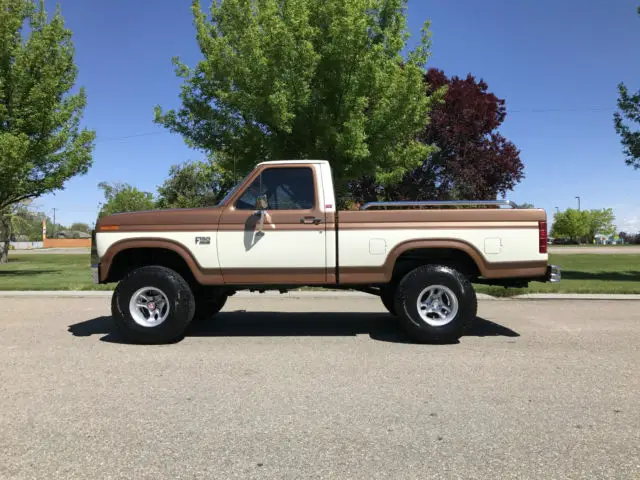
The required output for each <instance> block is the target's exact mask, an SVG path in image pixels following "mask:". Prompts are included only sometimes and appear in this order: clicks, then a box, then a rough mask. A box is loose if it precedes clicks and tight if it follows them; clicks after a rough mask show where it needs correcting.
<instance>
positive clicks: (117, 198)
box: [98, 182, 155, 217]
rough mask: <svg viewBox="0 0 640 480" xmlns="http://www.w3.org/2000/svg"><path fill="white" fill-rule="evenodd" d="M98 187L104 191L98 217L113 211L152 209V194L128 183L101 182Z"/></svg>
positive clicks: (110, 213)
mask: <svg viewBox="0 0 640 480" xmlns="http://www.w3.org/2000/svg"><path fill="white" fill-rule="evenodd" d="M98 187H100V188H101V189H102V191H103V192H104V197H105V203H104V204H103V205H102V208H101V209H100V214H99V216H100V217H104V216H106V215H112V214H114V213H123V212H137V211H141V210H153V208H154V206H155V204H154V201H153V195H152V194H151V193H149V192H143V191H140V190H138V189H137V188H136V187H133V186H131V185H129V184H128V183H107V182H101V183H100V184H98Z"/></svg>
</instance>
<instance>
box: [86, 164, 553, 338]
mask: <svg viewBox="0 0 640 480" xmlns="http://www.w3.org/2000/svg"><path fill="white" fill-rule="evenodd" d="M465 207H473V208H465ZM505 207H506V208H505ZM516 207H517V206H516V205H515V204H513V203H512V202H509V201H500V200H494V201H468V202H373V203H369V204H365V205H363V206H362V207H361V208H360V210H355V211H338V209H337V208H336V196H335V191H334V184H333V179H332V172H331V167H330V164H329V162H327V161H324V160H295V161H292V160H287V161H269V162H263V163H259V164H258V165H257V166H256V168H255V169H254V170H253V171H252V172H251V173H250V174H249V175H248V176H247V177H246V178H245V179H244V180H242V181H241V182H239V183H238V184H237V185H236V186H235V187H234V188H233V189H232V190H231V191H230V192H229V193H228V194H227V195H226V196H225V197H224V198H223V199H222V200H221V201H220V203H219V204H218V205H216V206H214V207H211V208H199V209H176V210H154V211H144V212H130V213H121V214H116V215H111V216H106V217H102V218H100V219H99V220H98V221H97V223H96V228H95V230H94V232H93V236H92V250H91V256H92V270H93V277H94V281H95V282H97V283H112V282H117V285H116V288H115V291H114V293H113V297H112V302H111V309H112V316H113V320H114V323H115V326H116V328H117V330H118V331H120V332H121V334H123V335H124V336H125V337H126V338H127V339H128V340H129V341H131V342H134V343H170V342H174V341H177V340H179V339H181V338H182V337H183V336H184V332H185V330H186V328H187V326H188V325H189V323H190V322H192V321H193V320H198V321H201V320H204V319H211V318H212V317H213V316H214V315H215V314H216V313H218V312H219V311H220V310H221V309H222V308H223V306H224V304H225V302H226V301H227V298H228V297H229V296H230V295H233V294H234V293H235V292H237V291H239V290H251V291H259V292H264V291H266V290H279V291H281V292H286V291H287V290H289V289H296V288H300V287H303V286H315V287H326V288H330V289H352V290H360V291H364V292H367V293H370V294H372V295H377V296H379V297H380V299H381V301H382V303H383V305H384V306H385V307H386V309H387V310H388V311H389V312H390V313H391V314H393V315H395V316H397V317H398V320H399V321H400V323H401V324H402V326H403V327H404V329H405V330H406V332H407V333H408V335H409V336H410V338H411V339H412V340H413V341H415V342H419V343H432V342H436V343H439V342H452V341H455V340H457V339H458V338H459V337H461V336H462V335H463V334H464V332H465V330H466V329H467V328H468V327H469V326H470V325H471V323H472V322H473V321H474V319H475V318H476V311H477V302H476V294H475V291H474V289H473V286H472V284H473V283H484V284H492V285H501V286H504V287H524V286H527V285H528V282H530V281H537V282H557V281H559V280H560V269H559V268H558V267H556V266H553V265H549V264H548V255H547V222H546V220H547V217H546V213H545V211H544V210H541V209H519V208H516Z"/></svg>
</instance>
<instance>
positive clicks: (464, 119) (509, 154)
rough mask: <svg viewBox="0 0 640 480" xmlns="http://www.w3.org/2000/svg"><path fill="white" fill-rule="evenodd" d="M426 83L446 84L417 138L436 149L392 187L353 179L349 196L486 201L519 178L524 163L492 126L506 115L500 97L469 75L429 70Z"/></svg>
mask: <svg viewBox="0 0 640 480" xmlns="http://www.w3.org/2000/svg"><path fill="white" fill-rule="evenodd" d="M425 83H426V85H427V91H428V92H431V91H433V90H436V89H438V88H440V87H441V86H443V85H447V86H448V90H447V94H446V96H445V100H444V103H442V104H439V105H437V106H435V107H434V109H433V110H432V111H431V114H430V116H431V123H430V124H429V126H428V127H427V129H426V130H425V131H424V132H423V134H422V141H423V142H425V143H427V144H435V145H436V146H438V147H439V151H438V152H436V153H435V154H434V155H432V156H431V157H430V158H427V159H425V161H424V163H423V165H422V166H421V167H420V168H418V169H416V170H414V171H413V172H411V173H410V174H408V175H407V176H406V177H405V178H404V179H403V181H402V182H400V183H399V184H398V185H396V186H394V187H392V188H388V187H387V188H382V187H381V186H379V185H376V183H375V181H374V180H373V179H372V178H363V179H361V180H359V181H358V182H354V183H353V184H352V185H351V193H352V195H353V197H354V199H355V200H356V201H358V202H363V201H371V200H376V199H386V200H448V199H455V200H470V199H482V200H490V199H495V198H496V197H497V196H498V195H499V194H500V195H504V194H506V192H507V191H509V190H512V189H513V188H514V187H515V185H516V184H518V182H520V180H522V178H524V173H523V170H524V166H523V164H522V161H521V160H520V152H519V151H518V149H517V148H516V146H515V145H514V144H513V143H512V142H510V141H509V140H507V139H506V138H504V137H503V136H502V135H500V134H499V133H498V132H497V131H496V130H497V128H498V127H499V126H500V125H501V124H502V122H503V121H504V119H505V117H506V108H505V105H504V100H502V99H499V98H498V97H496V96H495V95H494V94H492V93H490V92H488V91H487V90H488V86H487V84H486V83H485V82H484V81H483V80H480V81H479V82H478V81H476V80H475V78H474V77H473V76H471V75H468V76H467V77H466V78H464V79H462V78H459V77H452V78H450V79H449V78H448V77H447V76H446V75H445V74H444V72H442V71H441V70H437V69H430V70H428V72H427V73H426V74H425Z"/></svg>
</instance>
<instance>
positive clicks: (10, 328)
mask: <svg viewBox="0 0 640 480" xmlns="http://www.w3.org/2000/svg"><path fill="white" fill-rule="evenodd" d="M639 307H640V302H637V301H631V300H629V301H617V302H616V301H561V300H547V301H532V300H496V301H481V302H480V306H479V315H480V318H479V319H478V321H477V323H476V326H475V328H474V329H473V331H472V332H471V333H470V334H469V335H468V336H466V337H464V338H462V339H461V341H460V343H458V344H455V345H444V346H431V345H414V344H410V343H406V340H405V338H404V336H403V335H402V333H401V332H400V331H399V330H398V328H397V326H396V324H395V323H394V321H393V319H392V317H391V316H390V315H388V314H387V313H385V312H384V310H383V309H382V307H381V305H380V304H379V301H378V299H376V298H373V297H372V298H370V299H369V298H358V297H342V298H327V297H322V298H303V299H291V298H279V297H259V296H257V295H256V297H238V298H234V299H232V301H230V302H229V304H228V305H227V307H226V308H225V311H224V312H223V313H222V314H220V316H219V317H218V318H217V319H215V320H212V321H210V322H208V323H206V324H203V325H200V326H197V327H196V326H195V325H194V326H192V327H191V329H190V331H189V333H188V335H187V337H186V338H185V339H184V340H183V341H181V342H179V343H176V344H173V345H163V346H137V345H127V344H124V343H122V339H121V338H119V337H118V336H117V335H114V334H113V333H111V331H110V330H111V320H110V318H109V317H108V315H109V313H108V312H109V301H108V299H106V298H40V299H38V298H0V478H1V479H36V478H37V479H65V480H70V479H78V478H82V479H98V478H99V479H154V480H155V479H165V478H166V479H218V478H220V479H231V478H238V479H253V478H255V479H258V478H260V479H263V478H264V479H276V478H278V479H301V478H314V479H320V478H337V479H356V478H357V479H360V478H361V479H383V478H384V479H389V478H392V479H414V478H415V479H418V478H420V479H424V478H465V479H504V478H507V479H508V478H513V479H523V478H527V479H538V478H539V479H545V480H546V479H554V478H555V479H583V478H584V479H586V478H597V479H607V478H611V479H638V478H640V349H639V348H638V346H639V345H640V313H638V311H639Z"/></svg>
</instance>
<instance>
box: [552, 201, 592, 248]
mask: <svg viewBox="0 0 640 480" xmlns="http://www.w3.org/2000/svg"><path fill="white" fill-rule="evenodd" d="M588 233H589V214H588V212H587V211H585V210H576V209H573V208H568V209H566V210H565V211H564V212H559V213H556V215H555V217H554V222H553V225H552V226H551V236H552V237H556V238H571V239H573V240H582V239H584V238H586V237H587V235H588Z"/></svg>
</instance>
